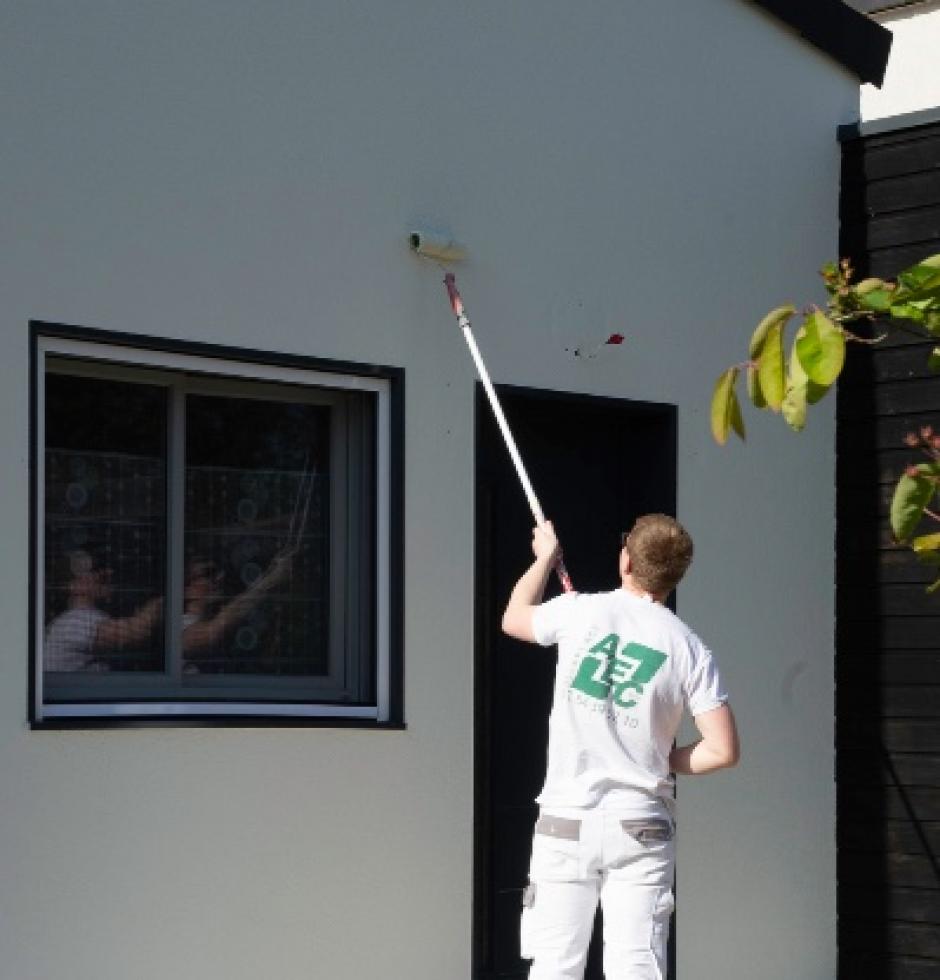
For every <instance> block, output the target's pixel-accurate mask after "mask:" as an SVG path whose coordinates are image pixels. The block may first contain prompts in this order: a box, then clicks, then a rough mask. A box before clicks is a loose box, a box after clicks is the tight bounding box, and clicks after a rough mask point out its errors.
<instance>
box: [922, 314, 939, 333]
mask: <svg viewBox="0 0 940 980" xmlns="http://www.w3.org/2000/svg"><path fill="white" fill-rule="evenodd" d="M924 325H925V326H926V327H927V332H928V333H930V334H932V335H933V336H934V337H940V309H937V310H931V311H930V312H929V313H928V314H927V322H926V323H925V324H924Z"/></svg>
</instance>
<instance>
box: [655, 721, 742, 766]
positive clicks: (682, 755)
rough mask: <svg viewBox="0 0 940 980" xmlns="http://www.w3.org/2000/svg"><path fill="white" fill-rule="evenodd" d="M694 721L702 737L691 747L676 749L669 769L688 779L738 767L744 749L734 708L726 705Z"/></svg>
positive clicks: (670, 757)
mask: <svg viewBox="0 0 940 980" xmlns="http://www.w3.org/2000/svg"><path fill="white" fill-rule="evenodd" d="M694 721H695V727H696V728H697V729H698V730H699V733H700V734H701V736H702V737H701V738H700V739H699V740H698V741H697V742H693V743H692V744H691V745H683V746H678V747H676V748H674V749H673V750H672V752H671V753H670V754H669V768H670V769H671V770H672V771H673V772H676V773H681V774H683V775H685V776H704V775H705V774H706V773H710V772H717V771H718V770H719V769H728V768H730V767H731V766H736V765H737V764H738V761H739V760H740V758H741V746H740V744H739V742H738V728H737V725H736V724H735V721H734V713H733V712H732V710H731V708H730V707H729V706H728V705H727V704H723V705H721V707H719V708H715V709H713V710H712V711H705V712H703V713H702V714H700V715H696V716H695V718H694Z"/></svg>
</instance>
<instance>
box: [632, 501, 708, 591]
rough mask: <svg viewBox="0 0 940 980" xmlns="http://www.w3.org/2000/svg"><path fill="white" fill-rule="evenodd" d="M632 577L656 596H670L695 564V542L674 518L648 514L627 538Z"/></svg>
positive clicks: (638, 521)
mask: <svg viewBox="0 0 940 980" xmlns="http://www.w3.org/2000/svg"><path fill="white" fill-rule="evenodd" d="M624 546H625V547H626V549H627V554H628V555H629V556H630V575H631V576H632V578H633V581H634V582H636V584H637V585H639V586H640V587H641V588H643V589H646V590H647V592H651V593H653V594H654V595H668V594H669V593H670V592H672V590H673V589H674V588H675V587H676V586H677V585H678V584H679V582H680V580H681V579H682V576H683V575H685V573H686V570H687V569H688V567H689V565H691V564H692V538H691V536H690V535H689V532H688V531H686V529H685V528H684V527H683V526H682V525H681V524H680V523H679V522H678V521H677V520H676V519H675V518H674V517H669V516H667V515H666V514H646V515H645V516H643V517H640V518H638V519H637V522H636V523H635V524H634V525H633V529H632V530H631V531H630V533H629V534H627V535H626V536H625V538H624Z"/></svg>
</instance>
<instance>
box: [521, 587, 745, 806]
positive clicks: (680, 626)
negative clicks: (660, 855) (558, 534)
mask: <svg viewBox="0 0 940 980" xmlns="http://www.w3.org/2000/svg"><path fill="white" fill-rule="evenodd" d="M532 627H533V631H534V634H535V638H536V640H537V642H538V643H540V644H541V645H542V646H551V645H552V644H553V643H557V644H558V666H557V669H556V672H555V693H554V699H553V702H552V711H551V715H550V716H549V723H548V771H547V774H546V777H545V785H544V786H543V788H542V792H541V793H540V794H539V796H538V797H537V802H538V803H539V804H541V805H542V806H543V807H604V808H609V809H617V810H623V811H625V812H636V813H637V814H642V815H646V814H649V813H653V812H660V811H661V810H662V806H663V803H664V801H669V800H671V798H672V795H673V778H672V776H671V775H670V773H669V752H670V751H671V749H672V745H673V742H674V740H675V737H676V733H677V732H678V730H679V724H680V722H681V720H682V714H683V710H684V709H685V708H688V710H689V712H690V713H691V714H692V715H698V714H702V713H703V712H706V711H711V710H712V709H713V708H717V707H719V706H720V705H722V704H724V703H725V702H726V701H727V700H728V697H727V695H726V694H725V692H724V690H723V688H722V686H721V681H720V679H719V677H718V668H717V666H716V664H715V661H714V660H713V659H712V655H711V653H710V652H709V650H708V649H707V648H706V647H705V646H704V645H703V644H702V642H701V640H699V638H698V637H697V636H696V635H695V634H694V633H693V632H692V631H691V630H690V629H689V628H688V627H687V626H686V625H685V623H683V622H682V620H681V619H679V617H678V616H676V615H675V614H674V613H673V612H671V611H670V610H669V609H667V608H666V607H665V606H663V605H660V604H659V603H656V602H653V601H652V600H651V599H648V598H645V597H641V596H637V595H634V594H633V593H631V592H627V591H626V590H624V589H617V590H615V591H613V592H601V593H594V594H588V595H579V594H578V593H568V594H566V595H561V596H558V598H556V599H552V600H550V601H549V602H546V603H544V604H543V605H541V606H539V607H537V608H536V609H535V611H534V614H533V618H532Z"/></svg>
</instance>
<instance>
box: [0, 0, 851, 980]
mask: <svg viewBox="0 0 940 980" xmlns="http://www.w3.org/2000/svg"><path fill="white" fill-rule="evenodd" d="M0 46H2V47H0V132H2V133H3V138H4V153H3V165H2V173H3V179H2V181H0V214H2V215H3V220H2V222H0V245H2V248H0V252H2V255H3V261H2V263H0V336H2V337H3V338H4V345H5V346H4V356H3V357H2V358H0V390H2V392H3V405H4V413H3V424H2V425H0V455H2V458H3V460H4V461H5V472H4V484H3V487H4V490H3V500H4V506H3V508H2V509H0V540H2V541H3V542H4V548H3V557H2V561H0V621H2V622H3V624H4V629H3V636H2V641H0V814H2V819H0V854H2V855H3V874H2V876H0V975H2V977H4V978H10V980H58V978H68V980H128V978H133V980H163V978H165V977H167V976H174V977H179V978H181V980H189V978H193V980H196V978H198V980H223V978H224V980H258V978H261V977H272V978H274V977H276V978H277V980H309V978H311V977H321V978H335V980H341V978H361V977H368V976H376V975H382V976H387V977H389V978H406V977H407V978H409V980H445V978H446V980H465V978H468V977H469V975H470V923H471V891H472V888H471V847H472V834H473V827H472V816H473V796H472V788H473V759H472V753H471V746H472V734H473V724H474V719H473V713H472V692H473V677H472V663H473V655H472V651H473V560H472V558H473V541H474V526H473V482H474V433H473V398H474V394H473V392H474V376H473V371H472V364H471V363H470V361H469V359H468V357H467V353H466V350H465V349H464V346H463V342H462V340H461V338H460V337H459V336H458V335H457V333H456V328H455V327H454V323H453V316H452V314H451V311H450V310H449V308H448V306H447V303H446V298H445V296H444V293H443V289H442V287H441V283H440V276H439V274H438V272H437V270H436V269H435V268H434V267H433V266H431V267H429V266H428V264H426V263H424V262H421V261H419V260H418V259H416V258H415V257H414V256H413V255H412V254H411V253H410V251H409V248H408V244H407V234H408V232H409V231H410V230H411V229H413V228H423V227H429V228H445V229H447V230H448V231H452V232H453V234H454V236H455V237H456V238H457V239H458V240H459V241H460V242H461V244H463V245H465V246H466V247H467V249H468V258H467V260H466V261H465V262H464V263H463V264H462V266H461V267H460V270H459V272H460V276H459V284H460V288H461V291H462V293H463V295H464V298H465V299H466V301H467V305H468V308H469V309H471V310H472V312H473V323H474V330H475V333H476V336H477V340H478V342H479V344H480V346H481V348H482V349H483V351H484V354H485V357H486V362H487V365H488V366H489V368H490V370H491V372H492V374H493V376H494V380H495V381H496V382H498V383H504V382H511V383H515V384H521V385H529V386H535V387H544V388H551V389H562V390H566V391H584V392H592V393H596V394H602V395H615V396H620V397H635V398H638V399H648V400H654V401H668V402H673V403H676V404H677V405H678V406H679V427H680V458H679V502H680V517H681V518H682V519H683V521H684V522H685V523H686V524H687V525H688V527H689V528H690V530H691V531H692V533H693V535H694V536H695V538H696V544H697V555H698V557H697V559H696V566H695V569H694V571H693V573H692V574H691V576H690V578H689V580H688V583H687V584H685V585H683V586H682V589H681V592H680V595H679V611H680V614H682V615H683V616H684V617H686V618H688V619H689V620H690V621H691V622H693V623H694V624H695V625H696V627H697V630H698V631H699V633H700V634H701V635H702V637H703V638H704V639H705V640H706V641H707V642H708V643H709V645H711V646H712V647H713V648H714V649H715V651H716V652H717V654H718V656H719V659H720V662H721V664H722V666H723V669H724V673H725V675H726V679H727V685H728V687H729V689H730V690H731V692H732V694H733V704H734V707H735V710H736V712H737V714H738V717H739V720H740V725H741V731H742V739H743V753H744V754H743V763H742V766H741V768H740V769H739V770H736V771H733V772H730V773H726V774H722V775H718V776H715V777H713V778H710V779H702V780H699V781H695V780H686V781H685V782H683V783H682V785H681V788H680V807H681V843H680V851H679V917H680V918H679V922H680V925H679V933H678V957H679V976H680V977H681V978H684V980H692V978H695V980H710V978H719V977H720V978H722V980H745V978H748V980H749V978H751V977H753V976H755V975H756V974H759V975H760V977H761V978H762V980H791V978H800V980H804V978H805V980H829V978H831V977H832V976H833V975H834V971H835V844H834V787H833V680H832V677H833V635H832V634H833V599H832V591H833V585H832V582H833V577H832V576H833V534H834V520H833V512H834V500H833V467H832V443H833V421H832V417H831V409H832V406H831V404H830V405H826V404H823V405H821V406H820V409H819V411H817V412H814V413H813V417H812V418H811V420H810V423H809V425H808V427H807V431H806V432H805V433H804V434H803V435H802V436H800V437H797V436H794V435H792V434H790V433H789V432H788V431H787V430H785V427H784V425H783V424H782V423H781V422H780V420H779V419H770V418H754V417H753V415H749V416H748V424H749V426H750V429H751V433H752V438H751V442H750V444H749V445H748V446H747V448H742V447H740V446H732V447H729V448H725V449H723V450H722V449H718V448H717V447H716V446H714V445H713V444H712V443H711V440H710V436H709V431H708V402H709V398H710V394H711V389H712V385H713V382H714V379H715V377H716V376H717V375H718V374H719V373H720V371H721V370H723V369H724V367H725V366H727V365H728V364H729V363H732V362H733V361H738V360H740V359H741V358H742V357H743V356H744V355H745V351H746V345H747V340H748V337H749V335H750V331H751V329H752V328H753V326H754V325H755V324H756V323H757V321H758V320H759V318H760V317H761V316H762V315H763V314H764V313H765V312H766V311H767V310H768V309H769V308H770V307H771V306H774V305H778V304H780V303H783V302H786V301H790V300H793V301H796V302H806V301H808V300H821V299H822V292H821V290H820V288H819V285H818V280H817V278H816V270H817V269H818V268H819V266H820V265H821V264H822V263H823V262H824V261H826V260H828V259H830V258H832V257H833V256H834V255H835V254H836V248H837V192H838V177H839V148H838V145H837V143H836V138H835V132H836V127H837V125H839V124H842V123H849V122H852V121H854V120H855V119H856V118H857V111H858V86H857V84H856V80H855V79H854V78H852V77H851V76H850V75H849V74H848V73H847V72H846V71H844V70H843V69H841V68H839V67H838V66H837V65H836V64H835V63H834V62H832V61H831V60H829V59H828V58H826V57H825V56H824V55H822V54H820V53H819V52H817V51H816V50H814V49H812V48H810V47H809V46H808V45H806V44H804V43H803V42H801V41H800V40H799V39H798V38H797V37H796V36H794V35H792V34H791V33H789V32H787V31H784V30H781V29H780V28H779V25H778V24H777V22H776V21H774V20H773V19H772V18H770V17H769V16H767V15H765V14H763V13H761V12H760V11H759V10H757V9H755V8H754V7H752V6H751V5H749V4H745V3H741V2H739V0H717V2H713V3H708V4H705V3H695V4H689V3H679V2H677V0H663V2H659V3H653V4H623V3H619V2H614V0H595V2H592V3H589V4H587V5H585V4H570V3H562V2H560V0H546V2H540V3H536V2H534V0H532V2H522V3H515V4H471V3H466V2H463V0H444V2H441V0H435V2H430V0H405V2H402V3H395V4H390V3H380V2H375V0H347V2H344V3H342V4H337V3H303V4H299V3H269V4H257V3H247V2H243V0H225V2H221V0H203V2H201V3H198V4H193V3H190V2H182V0H163V2H161V3H139V4H138V3H134V4H127V3H123V2H117V0H87V2H85V3H82V4H75V3H64V2H56V0H35V2H32V3H28V4H27V3H21V4H5V5H4V7H3V10H2V12H0ZM520 242H523V243H525V247H524V248H520V247H519V243H520ZM31 318H34V319H45V320H50V321H58V322H64V323H72V324H80V325H83V326H86V327H98V328H104V329H108V330H117V331H129V332H132V333H141V334H153V335H157V336H161V337H171V338H184V339H189V340H196V341H205V342H210V343H220V344H227V345H233V346H243V347H249V348H252V347H253V348H260V349H264V350H274V351H283V352H288V353H299V354H307V355H315V356H319V357H325V358H338V359H343V360H351V361H360V362H371V363H385V364H391V365H397V366H401V367H403V368H404V369H405V370H406V372H407V383H406V418H405V438H406V447H407V449H406V458H405V472H406V486H405V527H406V531H407V540H406V554H405V566H406V581H405V595H406V597H407V599H406V603H407V604H406V609H405V659H406V672H405V677H406V692H405V694H406V696H405V705H406V716H407V723H408V727H407V730H406V731H404V732H371V731H359V730H327V729H254V730H249V729H244V730H242V729H231V728H218V729H213V728H175V729H170V728H166V729H161V728H150V729H142V730H123V731H95V730H90V731H81V732H49V731H30V730H29V729H28V726H27V671H28V622H27V616H28V613H27V610H28V596H29V588H30V582H29V578H28V574H27V569H28V522H27V518H28V514H29V493H28V487H29V482H28V470H27V463H28V447H29V416H28V363H27V359H28V334H27V322H28V321H29V320H30V319H31ZM613 331H618V332H621V333H623V334H625V335H626V341H625V343H624V345H623V347H622V348H617V349H616V351H617V353H616V356H611V357H598V358H594V359H592V360H585V359H575V358H572V356H571V355H570V354H569V353H567V352H566V348H570V347H574V346H578V345H579V344H589V343H597V342H598V341H599V340H601V339H603V337H605V336H606V335H607V334H609V333H610V332H613ZM638 465H642V461H639V464H638ZM549 516H550V515H549ZM519 533H520V534H523V535H525V534H528V529H527V528H520V530H519Z"/></svg>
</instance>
